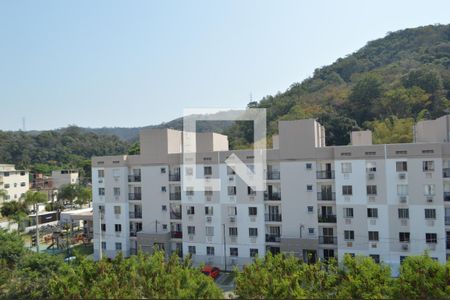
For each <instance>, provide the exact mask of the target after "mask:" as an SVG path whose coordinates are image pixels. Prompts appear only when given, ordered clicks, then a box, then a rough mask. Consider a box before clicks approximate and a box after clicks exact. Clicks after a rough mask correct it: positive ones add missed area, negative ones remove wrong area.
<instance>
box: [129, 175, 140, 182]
mask: <svg viewBox="0 0 450 300" xmlns="http://www.w3.org/2000/svg"><path fill="white" fill-rule="evenodd" d="M128 182H141V175H128Z"/></svg>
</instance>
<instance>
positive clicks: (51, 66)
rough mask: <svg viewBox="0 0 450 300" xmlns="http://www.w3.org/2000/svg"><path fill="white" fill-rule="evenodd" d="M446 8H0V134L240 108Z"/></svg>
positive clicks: (217, 4)
mask: <svg viewBox="0 0 450 300" xmlns="http://www.w3.org/2000/svg"><path fill="white" fill-rule="evenodd" d="M449 11H450V1H445V0H443V1H412V0H410V1H404V0H400V1H392V0H391V1H384V0H379V1H370V2H369V1H345V0H341V1H331V0H330V1H322V0H319V1H300V0H298V1H287V0H286V1H284V0H280V1H264V0H258V1H256V0H255V1H251V0H237V1H234V0H230V1H218V0H215V1H210V0H209V1H195V0H191V1H185V0H179V1H170V0H165V1H162V0H161V1H157V0H152V1H150V0H148V1H138V0H134V1H113V0H105V1H101V0H97V1H90V0H86V1H84V0H79V1H56V0H54V1H47V0H40V1H34V0H30V1H0V116H1V117H0V130H19V129H22V127H23V123H22V119H23V118H25V128H26V130H45V129H54V128H60V127H65V126H67V125H70V124H75V125H78V126H83V127H104V126H106V127H135V126H145V125H153V124H159V123H161V122H164V121H170V120H172V119H174V118H176V117H179V116H182V114H183V109H184V108H244V107H245V106H246V105H247V103H248V102H249V101H250V99H251V98H250V97H252V99H253V100H260V99H261V98H262V97H264V96H266V95H274V94H276V93H277V92H283V91H285V90H286V89H287V88H288V87H289V86H290V85H291V84H292V83H294V82H301V81H302V80H303V79H305V78H307V77H309V76H311V75H312V73H313V72H314V70H315V69H316V68H319V67H321V66H324V65H328V64H331V63H332V62H334V61H335V60H336V59H338V58H339V57H343V56H345V55H348V54H350V53H352V52H354V51H356V50H358V49H359V48H361V47H363V46H364V45H365V44H366V43H367V42H368V41H370V40H373V39H377V38H382V37H384V36H385V35H386V33H387V32H389V31H396V30H400V29H404V28H411V27H418V26H422V25H429V24H437V23H441V24H448V23H450V14H449Z"/></svg>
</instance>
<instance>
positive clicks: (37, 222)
mask: <svg viewBox="0 0 450 300" xmlns="http://www.w3.org/2000/svg"><path fill="white" fill-rule="evenodd" d="M34 212H35V213H36V252H37V253H39V212H38V205H37V203H34Z"/></svg>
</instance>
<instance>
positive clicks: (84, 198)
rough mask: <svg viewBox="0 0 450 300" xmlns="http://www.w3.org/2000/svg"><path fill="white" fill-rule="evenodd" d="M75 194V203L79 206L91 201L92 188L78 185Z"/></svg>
mask: <svg viewBox="0 0 450 300" xmlns="http://www.w3.org/2000/svg"><path fill="white" fill-rule="evenodd" d="M76 192H77V196H76V200H75V204H77V205H79V206H80V208H81V207H82V206H83V205H85V204H89V206H90V203H91V200H92V189H91V188H88V187H84V186H82V185H78V187H77V188H76Z"/></svg>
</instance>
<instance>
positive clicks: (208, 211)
mask: <svg viewBox="0 0 450 300" xmlns="http://www.w3.org/2000/svg"><path fill="white" fill-rule="evenodd" d="M213 213H214V210H213V207H212V206H205V215H206V216H212V215H213Z"/></svg>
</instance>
